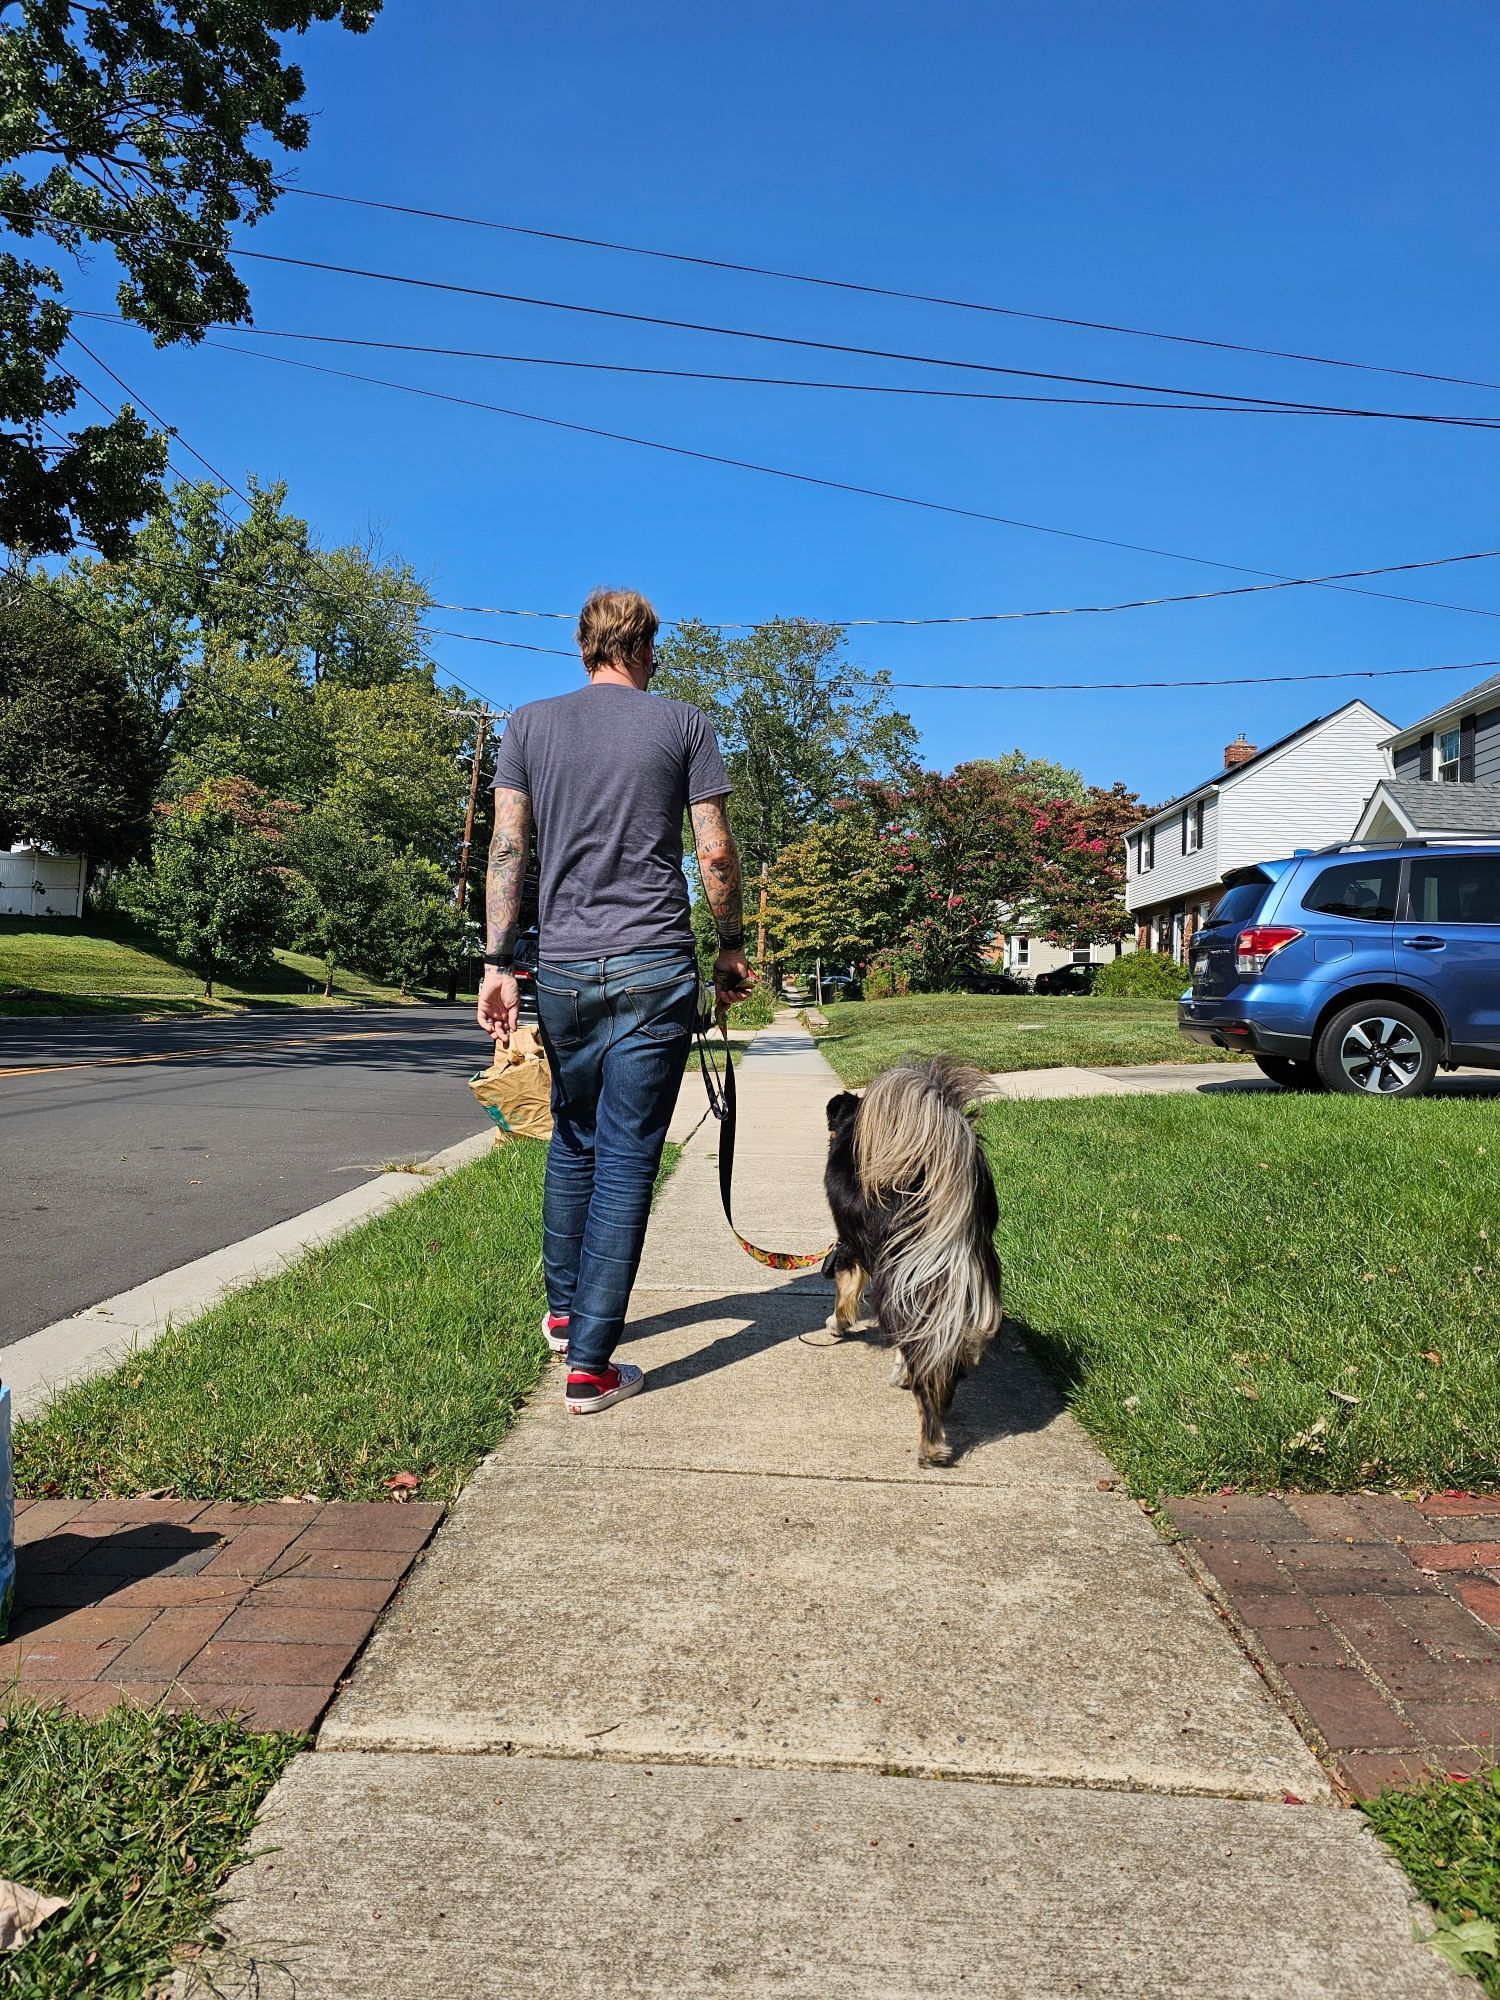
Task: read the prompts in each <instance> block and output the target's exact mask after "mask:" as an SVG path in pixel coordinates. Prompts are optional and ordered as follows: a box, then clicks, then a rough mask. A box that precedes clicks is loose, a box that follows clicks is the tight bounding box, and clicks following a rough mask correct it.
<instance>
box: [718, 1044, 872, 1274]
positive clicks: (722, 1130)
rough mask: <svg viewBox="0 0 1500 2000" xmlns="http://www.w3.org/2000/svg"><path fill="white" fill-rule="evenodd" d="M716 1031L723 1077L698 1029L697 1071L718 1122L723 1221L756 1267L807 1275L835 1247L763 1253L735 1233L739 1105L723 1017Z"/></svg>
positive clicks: (746, 1238)
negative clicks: (733, 1197)
mask: <svg viewBox="0 0 1500 2000" xmlns="http://www.w3.org/2000/svg"><path fill="white" fill-rule="evenodd" d="M718 1027H719V1033H720V1034H721V1035H722V1036H723V1038H724V1071H723V1075H722V1077H721V1076H720V1075H719V1073H718V1071H717V1069H716V1067H715V1066H714V1065H713V1064H711V1063H710V1061H709V1054H708V1037H707V1036H706V1035H705V1034H704V1033H703V1031H702V1030H701V1029H700V1030H699V1032H698V1067H699V1068H700V1069H701V1070H702V1072H703V1087H704V1089H705V1090H706V1091H707V1092H708V1108H709V1110H710V1111H711V1112H712V1113H713V1115H714V1117H715V1118H717V1119H718V1121H719V1199H720V1201H721V1202H722V1203H723V1204H724V1220H725V1221H726V1222H727V1223H728V1224H729V1227H730V1229H731V1231H733V1234H734V1240H735V1242H736V1243H738V1244H739V1246H740V1248H741V1249H742V1250H743V1251H744V1253H745V1255H746V1256H747V1257H753V1258H754V1259H755V1261H756V1263H757V1264H765V1265H767V1266H768V1267H769V1268H770V1269H771V1270H773V1271H810V1270H811V1269H812V1268H813V1266H814V1265H815V1264H826V1263H827V1261H828V1259H829V1258H830V1257H831V1256H832V1255H833V1253H834V1251H835V1250H836V1249H837V1248H838V1245H837V1244H836V1243H830V1244H829V1246H828V1248H827V1249H826V1250H807V1251H797V1250H762V1249H761V1248H760V1246H759V1244H757V1243H752V1242H751V1241H750V1239H749V1237H748V1236H741V1234H740V1232H739V1231H738V1230H737V1229H735V1226H734V1209H733V1205H732V1201H731V1190H732V1187H733V1184H734V1134H735V1126H736V1124H737V1123H738V1112H739V1102H738V1099H737V1097H736V1094H735V1084H734V1058H733V1055H732V1052H731V1050H730V1047H729V1029H728V1026H727V1024H726V1023H725V1021H724V1019H723V1017H722V1016H720V1017H719V1022H718Z"/></svg>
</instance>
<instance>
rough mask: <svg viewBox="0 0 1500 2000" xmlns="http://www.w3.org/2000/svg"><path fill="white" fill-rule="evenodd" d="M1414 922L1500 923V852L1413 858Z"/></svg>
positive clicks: (1412, 897) (1412, 916)
mask: <svg viewBox="0 0 1500 2000" xmlns="http://www.w3.org/2000/svg"><path fill="white" fill-rule="evenodd" d="M1411 921H1412V922H1413V923H1418V924H1500V855H1495V854H1443V855H1432V856H1424V857H1423V858H1422V859H1421V860H1420V861H1418V860H1413V862H1412V864H1411Z"/></svg>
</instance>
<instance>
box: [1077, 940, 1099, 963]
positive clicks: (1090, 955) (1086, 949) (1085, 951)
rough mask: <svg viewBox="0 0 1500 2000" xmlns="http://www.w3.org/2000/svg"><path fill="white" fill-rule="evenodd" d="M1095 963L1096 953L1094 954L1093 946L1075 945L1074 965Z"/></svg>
mask: <svg viewBox="0 0 1500 2000" xmlns="http://www.w3.org/2000/svg"><path fill="white" fill-rule="evenodd" d="M1093 962H1094V952H1093V947H1092V946H1091V945H1086V944H1075V945H1074V947H1073V963H1074V964H1075V965H1092V964H1093Z"/></svg>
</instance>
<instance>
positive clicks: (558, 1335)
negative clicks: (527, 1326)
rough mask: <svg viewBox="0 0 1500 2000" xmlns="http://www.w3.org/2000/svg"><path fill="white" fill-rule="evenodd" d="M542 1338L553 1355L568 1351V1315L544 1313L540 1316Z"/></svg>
mask: <svg viewBox="0 0 1500 2000" xmlns="http://www.w3.org/2000/svg"><path fill="white" fill-rule="evenodd" d="M542 1338H543V1340H545V1341H546V1343H547V1345H548V1346H549V1347H550V1348H551V1349H552V1352H553V1353H554V1354H566V1353H567V1351H568V1315H567V1314H566V1313H555V1312H544V1313H543V1314H542Z"/></svg>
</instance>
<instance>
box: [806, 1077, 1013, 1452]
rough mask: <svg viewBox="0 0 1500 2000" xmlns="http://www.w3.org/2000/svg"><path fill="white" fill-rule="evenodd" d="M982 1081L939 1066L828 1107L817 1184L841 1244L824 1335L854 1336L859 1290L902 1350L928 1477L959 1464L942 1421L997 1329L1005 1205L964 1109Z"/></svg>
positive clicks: (901, 1373) (898, 1376) (902, 1371)
mask: <svg viewBox="0 0 1500 2000" xmlns="http://www.w3.org/2000/svg"><path fill="white" fill-rule="evenodd" d="M982 1082H983V1078H982V1076H981V1075H980V1073H979V1071H978V1070H972V1069H965V1068H963V1067H962V1065H960V1064H958V1063H955V1062H953V1061H951V1060H950V1059H949V1058H948V1057H946V1056H929V1057H927V1058H925V1059H923V1060H920V1061H919V1060H917V1059H915V1058H908V1059H907V1060H906V1061H904V1062H900V1063H897V1064H895V1065H894V1066H893V1067H892V1068H890V1069H887V1070H882V1071H881V1073H880V1075H879V1076H877V1077H876V1078H875V1081H874V1082H873V1083H872V1084H871V1085H870V1087H869V1089H868V1090H867V1091H866V1092H865V1094H864V1096H863V1098H860V1097H855V1096H853V1095H851V1094H850V1093H849V1092H848V1091H843V1092H841V1093H840V1095H839V1096H837V1097H834V1098H830V1099H829V1103H828V1130H829V1135H830V1136H829V1147H828V1168H827V1172H826V1174H825V1176H824V1185H825V1186H826V1188H827V1191H828V1203H829V1206H830V1208H831V1209H832V1210H833V1219H834V1221H835V1223H836V1224H837V1225H838V1232H839V1240H838V1243H837V1245H836V1246H835V1248H834V1250H833V1252H832V1253H831V1256H830V1258H829V1263H828V1266H826V1267H825V1268H828V1269H830V1270H831V1272H832V1275H833V1278H834V1287H835V1304H834V1313H833V1318H832V1320H831V1321H830V1325H831V1326H832V1327H833V1328H834V1330H835V1331H836V1332H838V1333H840V1334H846V1333H850V1332H852V1331H853V1330H854V1327H855V1325H856V1322H857V1320H858V1316H859V1309H860V1300H861V1297H862V1296H863V1294H864V1292H865V1290H866V1287H868V1290H869V1301H870V1306H871V1309H872V1311H873V1312H874V1314H875V1318H876V1322H877V1324H878V1325H879V1327H880V1330H881V1332H882V1333H883V1334H884V1335H885V1336H886V1338H887V1339H888V1340H889V1341H890V1342H891V1344H892V1345H893V1346H894V1347H896V1348H897V1349H899V1351H900V1360H899V1361H898V1362H897V1364H896V1370H895V1373H894V1374H893V1375H892V1378H891V1379H892V1382H893V1383H894V1384H895V1385H896V1386H898V1387H900V1388H910V1389H911V1391H912V1393H913V1395H915V1397H916V1399H917V1408H918V1412H919V1414H920V1418H921V1438H920V1443H919V1446H918V1451H917V1456H918V1458H919V1460H920V1461H921V1463H922V1464H924V1465H947V1464H949V1463H950V1462H951V1460H952V1457H953V1449H952V1446H951V1445H950V1444H949V1442H948V1438H947V1433H946V1431H945V1430H944V1426H943V1420H944V1418H945V1417H946V1416H947V1413H948V1408H949V1405H950V1404H951V1402H952V1400H953V1391H954V1388H955V1386H956V1384H957V1382H958V1378H959V1376H960V1375H961V1374H962V1373H963V1371H964V1369H965V1368H970V1367H973V1366H974V1365H975V1363H976V1362H977V1361H978V1360H979V1358H980V1356H981V1355H982V1354H983V1353H984V1350H985V1348H986V1347H987V1346H988V1344H989V1342H990V1341H991V1339H992V1338H993V1337H994V1334H995V1332H996V1330H997V1328H998V1327H999V1325H1000V1317H1001V1305H1000V1263H999V1259H998V1258H997V1257H996V1255H995V1244H994V1236H995V1225H996V1223H997V1222H998V1220H999V1205H998V1203H997V1201H996V1199H995V1184H994V1181H993V1179H992V1178H991V1175H990V1170H989V1165H988V1162H987V1161H986V1160H985V1157H984V1151H983V1149H982V1147H981V1146H980V1144H979V1139H978V1136H977V1135H976V1133H975V1131H974V1127H973V1125H972V1124H971V1123H970V1121H969V1118H968V1116H967V1115H966V1111H965V1107H966V1106H967V1105H968V1104H969V1103H970V1101H971V1100H972V1099H973V1098H974V1097H975V1095H976V1094H977V1092H978V1090H979V1088H980V1086H981V1084H982Z"/></svg>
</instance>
